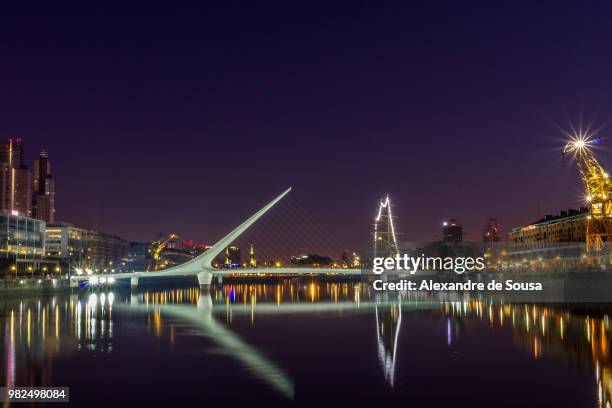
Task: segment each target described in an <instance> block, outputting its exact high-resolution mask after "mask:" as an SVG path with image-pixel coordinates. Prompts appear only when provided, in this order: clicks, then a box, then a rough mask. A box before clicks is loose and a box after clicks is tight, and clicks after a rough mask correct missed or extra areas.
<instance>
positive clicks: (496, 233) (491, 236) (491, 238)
mask: <svg viewBox="0 0 612 408" xmlns="http://www.w3.org/2000/svg"><path fill="white" fill-rule="evenodd" d="M500 236H501V228H500V227H499V224H498V223H497V220H496V219H495V218H489V219H488V220H487V223H486V224H485V227H484V230H483V232H482V242H499V241H500Z"/></svg>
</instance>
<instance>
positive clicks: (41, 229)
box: [0, 210, 55, 276]
mask: <svg viewBox="0 0 612 408" xmlns="http://www.w3.org/2000/svg"><path fill="white" fill-rule="evenodd" d="M44 254H45V222H44V221H41V220H37V219H34V218H30V217H26V216H24V215H23V214H20V213H19V212H17V211H13V212H9V211H5V210H3V211H1V212H0V270H1V271H3V274H4V275H5V276H11V275H12V274H13V273H15V274H19V273H25V272H27V273H30V272H32V273H33V272H35V271H43V270H48V269H49V264H51V265H55V263H53V262H47V261H46V260H45V259H43V257H44Z"/></svg>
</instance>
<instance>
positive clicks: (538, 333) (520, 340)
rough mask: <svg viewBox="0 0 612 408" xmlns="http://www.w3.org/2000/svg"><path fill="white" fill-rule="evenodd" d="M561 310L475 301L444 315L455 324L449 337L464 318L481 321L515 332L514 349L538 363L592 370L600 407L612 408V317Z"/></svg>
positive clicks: (448, 307) (452, 305)
mask: <svg viewBox="0 0 612 408" xmlns="http://www.w3.org/2000/svg"><path fill="white" fill-rule="evenodd" d="M559 306H560V308H557V307H554V308H553V307H551V306H541V305H528V304H491V303H486V302H483V301H477V300H472V301H465V302H449V303H445V304H444V305H443V306H442V312H443V314H444V316H445V318H446V319H447V322H448V321H449V320H448V319H449V318H451V319H452V320H453V321H454V323H455V325H454V326H452V327H451V326H449V334H448V336H452V334H453V333H456V330H457V329H458V327H459V325H458V324H457V323H459V322H460V321H461V319H462V318H465V317H476V318H479V319H481V320H484V321H487V322H488V324H489V325H490V326H491V327H493V328H502V327H507V326H510V327H511V328H512V333H513V337H514V341H515V343H516V344H517V345H519V347H521V348H523V349H524V350H526V351H528V352H529V353H530V354H531V355H532V356H533V358H535V359H539V358H541V357H542V356H551V357H553V358H555V359H559V360H562V361H566V362H568V363H570V364H572V365H584V364H589V365H592V367H593V369H594V371H595V381H596V387H597V395H598V401H599V402H598V406H599V407H601V408H603V407H606V408H609V407H610V406H611V404H612V361H611V359H610V336H611V334H612V333H611V329H610V321H609V317H608V315H607V314H605V313H600V314H599V315H598V316H592V315H583V314H579V313H576V312H572V311H570V310H569V309H567V308H563V307H561V306H562V305H559ZM449 338H450V337H449ZM449 344H450V343H449Z"/></svg>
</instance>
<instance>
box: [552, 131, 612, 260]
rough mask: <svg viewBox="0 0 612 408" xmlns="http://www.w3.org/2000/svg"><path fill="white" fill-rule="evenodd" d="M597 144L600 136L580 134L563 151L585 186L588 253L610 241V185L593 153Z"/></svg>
mask: <svg viewBox="0 0 612 408" xmlns="http://www.w3.org/2000/svg"><path fill="white" fill-rule="evenodd" d="M599 143H601V139H600V138H599V137H594V136H593V135H589V134H587V133H582V132H580V133H578V134H576V135H574V136H573V137H572V138H571V140H570V141H569V142H568V143H567V145H566V146H565V148H564V149H563V156H566V155H568V154H571V155H572V156H573V158H574V160H575V161H576V165H577V166H578V171H579V172H580V177H581V178H582V183H583V184H584V190H585V197H584V199H585V202H586V204H587V207H588V209H589V215H588V216H587V222H586V245H587V251H593V250H594V251H601V249H602V248H603V244H604V242H612V183H611V180H610V178H609V177H608V173H606V172H605V171H604V168H603V167H602V166H601V164H599V162H598V161H597V159H596V158H595V155H594V154H593V152H592V147H593V146H594V145H598V144H599Z"/></svg>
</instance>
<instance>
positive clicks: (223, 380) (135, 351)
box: [0, 280, 612, 408]
mask: <svg viewBox="0 0 612 408" xmlns="http://www.w3.org/2000/svg"><path fill="white" fill-rule="evenodd" d="M610 330H611V328H610V324H609V318H608V315H607V311H606V310H605V309H602V308H601V307H594V306H591V307H590V308H589V309H588V310H587V309H585V308H584V307H581V308H580V309H575V308H568V307H559V305H548V306H546V305H530V304H529V305H525V304H516V305H498V304H489V303H486V302H480V301H476V300H466V301H464V302H455V303H442V302H439V301H437V300H431V299H423V298H421V299H414V298H398V296H397V294H394V295H393V296H391V295H389V296H383V297H376V296H374V295H373V294H372V293H371V290H370V289H369V285H366V284H359V283H332V282H326V281H310V280H301V281H298V280H287V281H283V282H272V283H265V284H246V283H241V282H234V283H229V282H228V283H225V284H224V285H223V286H221V287H213V288H212V290H211V293H210V294H206V293H200V291H199V289H198V288H193V287H191V288H166V289H150V290H149V289H143V290H142V291H141V292H139V293H137V294H135V295H132V294H130V293H129V291H127V292H126V291H121V290H115V291H107V292H96V293H92V292H82V293H79V294H67V295H56V296H38V297H36V296H35V297H31V298H28V299H8V300H6V299H4V300H0V336H1V338H2V346H3V349H4V350H3V353H2V357H1V366H0V368H1V381H2V384H3V386H28V385H37V386H41V385H47V386H68V387H70V388H71V390H70V399H71V402H72V403H73V404H83V405H85V404H88V405H92V404H94V405H108V406H112V405H114V404H126V403H137V404H139V405H140V404H147V403H154V404H166V403H168V404H170V403H172V404H181V403H184V404H187V403H191V404H192V403H196V402H197V403H200V404H223V406H235V405H244V404H248V405H249V406H271V405H273V404H274V405H279V404H282V405H289V406H315V405H319V406H328V405H341V406H344V405H357V406H360V405H362V404H365V403H376V404H379V405H381V406H399V405H401V406H408V405H410V406H415V407H421V406H422V407H438V406H440V407H442V406H444V407H447V406H471V407H480V406H482V407H491V406H508V407H510V406H511V407H516V406H523V407H541V406H555V407H573V408H576V407H606V406H609V405H610V402H609V401H610V398H611V395H610V393H611V392H612V371H611V370H612V361H611V358H610V344H609V338H610V337H609V336H610V334H611V333H610Z"/></svg>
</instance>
